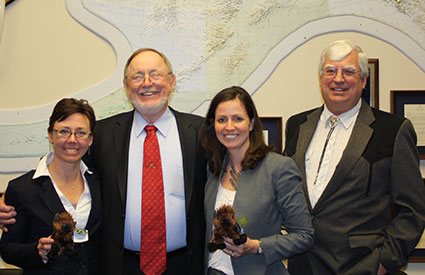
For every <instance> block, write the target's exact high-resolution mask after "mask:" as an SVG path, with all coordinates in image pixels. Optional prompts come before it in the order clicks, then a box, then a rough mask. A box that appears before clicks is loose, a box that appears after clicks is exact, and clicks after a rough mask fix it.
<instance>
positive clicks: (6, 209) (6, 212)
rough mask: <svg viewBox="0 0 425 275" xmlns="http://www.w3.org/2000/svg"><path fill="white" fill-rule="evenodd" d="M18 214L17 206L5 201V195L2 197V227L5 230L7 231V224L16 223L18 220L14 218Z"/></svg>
mask: <svg viewBox="0 0 425 275" xmlns="http://www.w3.org/2000/svg"><path fill="white" fill-rule="evenodd" d="M15 216H16V211H15V207H13V206H8V205H6V203H5V202H4V195H3V196H2V197H1V198H0V228H1V229H3V231H4V232H7V227H6V225H9V224H14V223H15V222H16V220H15V219H14V218H13V217H15Z"/></svg>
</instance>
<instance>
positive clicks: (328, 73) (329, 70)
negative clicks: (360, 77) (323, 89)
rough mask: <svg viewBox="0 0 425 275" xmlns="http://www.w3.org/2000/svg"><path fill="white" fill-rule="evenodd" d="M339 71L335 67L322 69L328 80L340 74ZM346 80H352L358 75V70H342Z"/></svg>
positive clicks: (346, 68)
mask: <svg viewBox="0 0 425 275" xmlns="http://www.w3.org/2000/svg"><path fill="white" fill-rule="evenodd" d="M338 70H339V69H337V68H336V67H335V66H329V65H328V66H325V67H324V68H323V69H322V73H323V74H324V75H325V77H327V78H334V77H335V76H336V74H337V73H338ZM341 71H342V74H343V76H344V78H350V77H353V76H355V75H356V74H357V72H358V70H357V69H356V68H355V67H344V68H342V69H341Z"/></svg>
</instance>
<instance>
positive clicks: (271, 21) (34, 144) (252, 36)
mask: <svg viewBox="0 0 425 275" xmlns="http://www.w3.org/2000/svg"><path fill="white" fill-rule="evenodd" d="M67 5H68V10H69V12H70V14H71V16H73V17H74V18H78V19H76V20H78V21H79V22H80V23H81V24H82V25H84V26H85V27H86V28H88V29H92V30H93V28H94V27H93V26H90V25H85V22H86V21H87V22H88V21H89V20H86V19H87V18H88V17H89V16H95V17H97V18H99V19H101V21H103V24H109V25H111V26H113V27H114V28H115V29H116V30H118V32H119V33H120V34H117V35H116V36H115V37H117V36H119V35H121V36H122V37H121V38H118V39H117V40H116V41H119V42H117V43H115V42H114V41H112V40H111V41H112V42H111V45H112V46H113V47H114V48H115V50H116V52H117V54H121V55H120V56H119V57H120V58H121V59H120V60H121V62H118V65H119V68H117V70H118V71H119V72H121V71H122V67H123V61H122V60H123V59H125V58H126V57H127V56H128V53H129V52H131V51H133V50H136V49H137V48H140V47H152V48H156V49H158V50H160V51H162V52H164V53H166V54H167V56H168V57H169V58H170V59H171V63H172V64H173V66H174V73H175V74H176V75H177V79H178V82H177V87H176V92H175V93H174V94H173V96H172V100H171V104H170V105H171V106H173V107H174V108H176V109H178V110H180V111H185V112H193V113H199V114H203V110H204V109H205V106H207V105H208V100H210V99H211V98H212V97H213V96H214V94H215V93H216V92H217V91H219V90H220V89H222V88H223V87H226V86H230V85H242V86H243V87H245V88H246V89H247V90H248V91H249V92H250V93H254V92H255V91H256V90H257V89H258V87H259V86H261V84H262V83H264V81H266V80H267V78H268V77H269V76H270V74H271V73H273V70H274V68H276V66H277V65H278V64H279V63H280V62H281V61H282V60H284V58H285V57H286V56H288V55H289V54H290V53H291V52H292V51H293V50H294V49H296V48H297V47H299V46H300V45H302V44H303V43H305V42H307V41H308V40H310V39H311V38H313V37H315V36H318V35H320V34H323V33H326V32H330V31H357V32H362V33H366V34H370V35H372V36H375V37H378V38H380V39H383V40H385V41H387V42H389V43H390V44H392V45H394V46H395V47H397V48H399V49H400V50H401V51H402V52H404V53H405V54H406V56H408V57H409V58H410V59H411V60H412V61H413V62H415V63H416V64H417V65H418V66H419V67H420V68H421V69H422V70H424V71H425V57H424V54H423V51H424V49H425V1H424V0H411V1H401V0H398V1H397V0H394V1H391V0H351V1H346V0H340V1H336V0H327V1H326V0H309V1H307V0H280V1H279V0H245V1H244V0H215V1H200V0H191V1H179V0H165V1H160V2H159V1H152V0H148V1H137V0H67ZM80 6H81V7H80ZM77 7H78V8H80V9H77ZM74 8H75V9H74ZM81 10H84V14H82V13H80V11H81ZM341 22H342V23H343V24H341ZM95 32H96V31H95ZM98 34H99V35H100V36H102V37H105V39H108V35H107V34H104V33H100V31H99V33H98ZM400 37H401V38H402V39H400ZM123 40H125V41H123ZM118 43H121V44H120V45H118ZM120 49H122V50H121V51H120ZM417 49H420V50H419V53H418V51H417ZM117 50H118V51H117ZM123 52H124V53H123ZM123 57H124V58H123ZM121 75H122V74H121V73H117V76H116V79H114V80H113V81H112V80H105V82H106V81H110V83H112V82H113V85H108V86H107V87H111V90H106V91H105V86H106V85H104V86H101V85H99V87H97V89H98V91H99V92H98V93H96V92H93V89H96V87H91V88H90V89H91V90H90V92H89V91H82V92H80V93H79V94H78V95H79V96H80V97H85V96H84V95H85V93H86V94H90V96H92V97H93V94H94V95H97V97H93V98H92V100H90V102H91V104H92V105H93V106H94V108H95V110H96V113H97V115H98V117H99V118H103V117H108V116H110V115H113V114H116V113H118V112H122V111H126V110H130V109H131V106H130V105H129V104H128V102H127V100H126V97H125V95H124V92H123V91H122V89H121V88H119V87H120V86H121V79H120V78H121V77H122V76H121ZM85 98H87V97H85ZM44 109H45V113H49V112H50V111H51V105H49V106H46V107H44ZM26 112H29V111H28V110H16V111H13V110H12V111H10V110H7V111H3V110H0V113H2V117H5V119H6V120H5V122H6V123H5V124H3V125H0V163H1V165H0V167H1V168H0V169H2V170H1V171H0V172H18V171H25V170H28V167H33V163H36V162H37V161H38V158H39V156H41V155H43V154H45V153H46V152H47V151H48V150H49V148H48V143H47V136H46V131H45V129H46V128H47V120H42V119H38V120H37V119H35V120H29V118H31V119H32V117H31V116H26V114H25V113H26ZM3 114H4V116H3ZM43 115H44V116H43V118H47V117H48V115H45V114H43ZM26 117H28V119H26Z"/></svg>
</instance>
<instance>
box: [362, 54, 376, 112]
mask: <svg viewBox="0 0 425 275" xmlns="http://www.w3.org/2000/svg"><path fill="white" fill-rule="evenodd" d="M368 69H369V77H368V78H367V82H366V87H365V88H364V89H363V92H362V98H363V99H364V100H365V101H366V102H367V103H368V104H369V105H370V106H372V107H374V108H376V109H379V59H377V58H369V59H368Z"/></svg>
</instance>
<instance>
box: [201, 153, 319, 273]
mask: <svg viewBox="0 0 425 275" xmlns="http://www.w3.org/2000/svg"><path fill="white" fill-rule="evenodd" d="M227 162H228V159H227V157H226V160H225V165H226V163H227ZM220 178H221V176H220ZM219 184H220V182H219V181H218V178H216V177H214V176H213V174H212V173H209V175H208V181H207V184H206V187H205V204H204V207H205V217H206V224H207V228H206V242H209V240H210V239H211V237H212V228H213V225H212V221H213V213H214V206H215V202H216V197H217V191H218V186H219ZM233 208H234V210H235V213H236V218H237V219H240V218H243V217H247V218H248V223H247V224H245V225H243V226H242V227H243V229H244V231H245V233H246V234H247V235H248V237H249V238H251V239H259V240H261V247H262V248H263V249H264V254H263V255H254V254H249V255H246V256H243V257H241V258H239V259H235V258H232V265H233V270H234V272H235V274H243V275H249V274H253V275H261V274H267V275H272V274H289V273H288V271H287V270H286V268H285V266H284V265H283V264H282V260H284V259H286V258H288V257H290V256H293V255H295V254H297V253H301V252H304V251H306V250H308V249H310V248H311V246H312V244H313V229H312V225H311V216H310V214H309V213H308V208H307V204H306V201H305V198H304V193H303V191H302V188H301V177H300V174H299V171H298V169H297V168H296V166H295V163H294V162H293V161H292V160H291V159H290V158H287V157H283V156H281V155H279V154H276V153H273V152H271V153H268V154H267V156H266V157H265V158H264V159H263V160H262V161H261V162H260V163H259V164H258V166H257V167H256V168H255V169H248V170H243V171H242V173H241V175H240V178H239V187H238V190H237V192H236V196H235V201H234V203H233ZM282 226H285V229H286V231H287V232H288V234H287V235H283V234H281V230H282ZM208 255H209V253H208V252H206V255H205V260H206V263H208ZM206 267H208V264H206Z"/></svg>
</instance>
